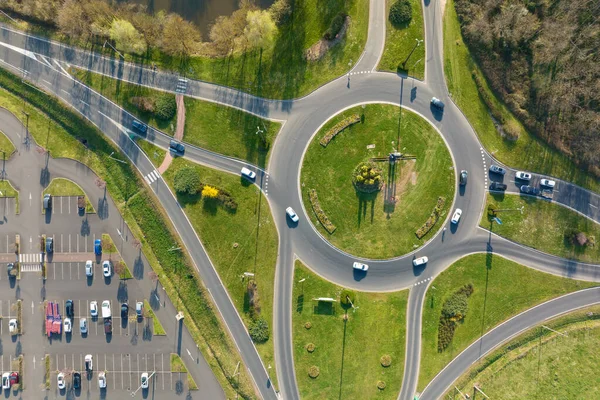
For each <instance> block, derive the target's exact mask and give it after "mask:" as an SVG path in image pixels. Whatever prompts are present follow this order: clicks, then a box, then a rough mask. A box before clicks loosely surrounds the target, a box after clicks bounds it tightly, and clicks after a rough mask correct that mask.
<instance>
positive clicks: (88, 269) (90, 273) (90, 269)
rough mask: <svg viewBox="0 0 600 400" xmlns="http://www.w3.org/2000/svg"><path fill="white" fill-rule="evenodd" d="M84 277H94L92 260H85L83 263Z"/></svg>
mask: <svg viewBox="0 0 600 400" xmlns="http://www.w3.org/2000/svg"><path fill="white" fill-rule="evenodd" d="M85 275H86V276H94V264H93V263H92V260H87V261H86V262H85Z"/></svg>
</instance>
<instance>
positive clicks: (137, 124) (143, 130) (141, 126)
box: [131, 119, 148, 133]
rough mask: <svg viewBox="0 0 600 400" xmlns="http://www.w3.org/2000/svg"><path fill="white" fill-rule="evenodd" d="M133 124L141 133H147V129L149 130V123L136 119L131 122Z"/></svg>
mask: <svg viewBox="0 0 600 400" xmlns="http://www.w3.org/2000/svg"><path fill="white" fill-rule="evenodd" d="M131 126H133V128H134V129H135V130H137V131H138V132H140V133H146V131H147V130H148V125H146V124H143V123H141V122H140V121H138V120H136V119H134V120H133V122H132V123H131Z"/></svg>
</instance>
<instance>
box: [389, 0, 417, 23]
mask: <svg viewBox="0 0 600 400" xmlns="http://www.w3.org/2000/svg"><path fill="white" fill-rule="evenodd" d="M389 18H390V22H391V23H392V24H393V25H395V26H396V27H401V26H403V25H406V24H407V23H409V22H410V20H411V19H412V5H411V4H410V1H409V0H398V1H396V2H395V3H394V4H392V7H390V17H389Z"/></svg>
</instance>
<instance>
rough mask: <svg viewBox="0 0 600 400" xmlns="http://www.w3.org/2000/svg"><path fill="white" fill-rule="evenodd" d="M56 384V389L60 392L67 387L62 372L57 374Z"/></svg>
mask: <svg viewBox="0 0 600 400" xmlns="http://www.w3.org/2000/svg"><path fill="white" fill-rule="evenodd" d="M56 383H57V384H58V388H59V389H61V390H62V389H64V388H65V387H67V384H66V383H65V374H63V373H62V372H61V373H59V374H58V376H57V377H56Z"/></svg>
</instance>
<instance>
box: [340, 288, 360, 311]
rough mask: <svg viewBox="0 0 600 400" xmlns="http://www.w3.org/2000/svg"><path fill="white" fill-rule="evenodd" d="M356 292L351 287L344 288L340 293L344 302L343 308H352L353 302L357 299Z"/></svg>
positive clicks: (341, 301) (342, 302)
mask: <svg viewBox="0 0 600 400" xmlns="http://www.w3.org/2000/svg"><path fill="white" fill-rule="evenodd" d="M355 297H356V294H355V293H354V292H353V291H352V290H349V289H344V290H342V293H340V303H341V304H342V307H343V308H350V307H352V304H354V300H355Z"/></svg>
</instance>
